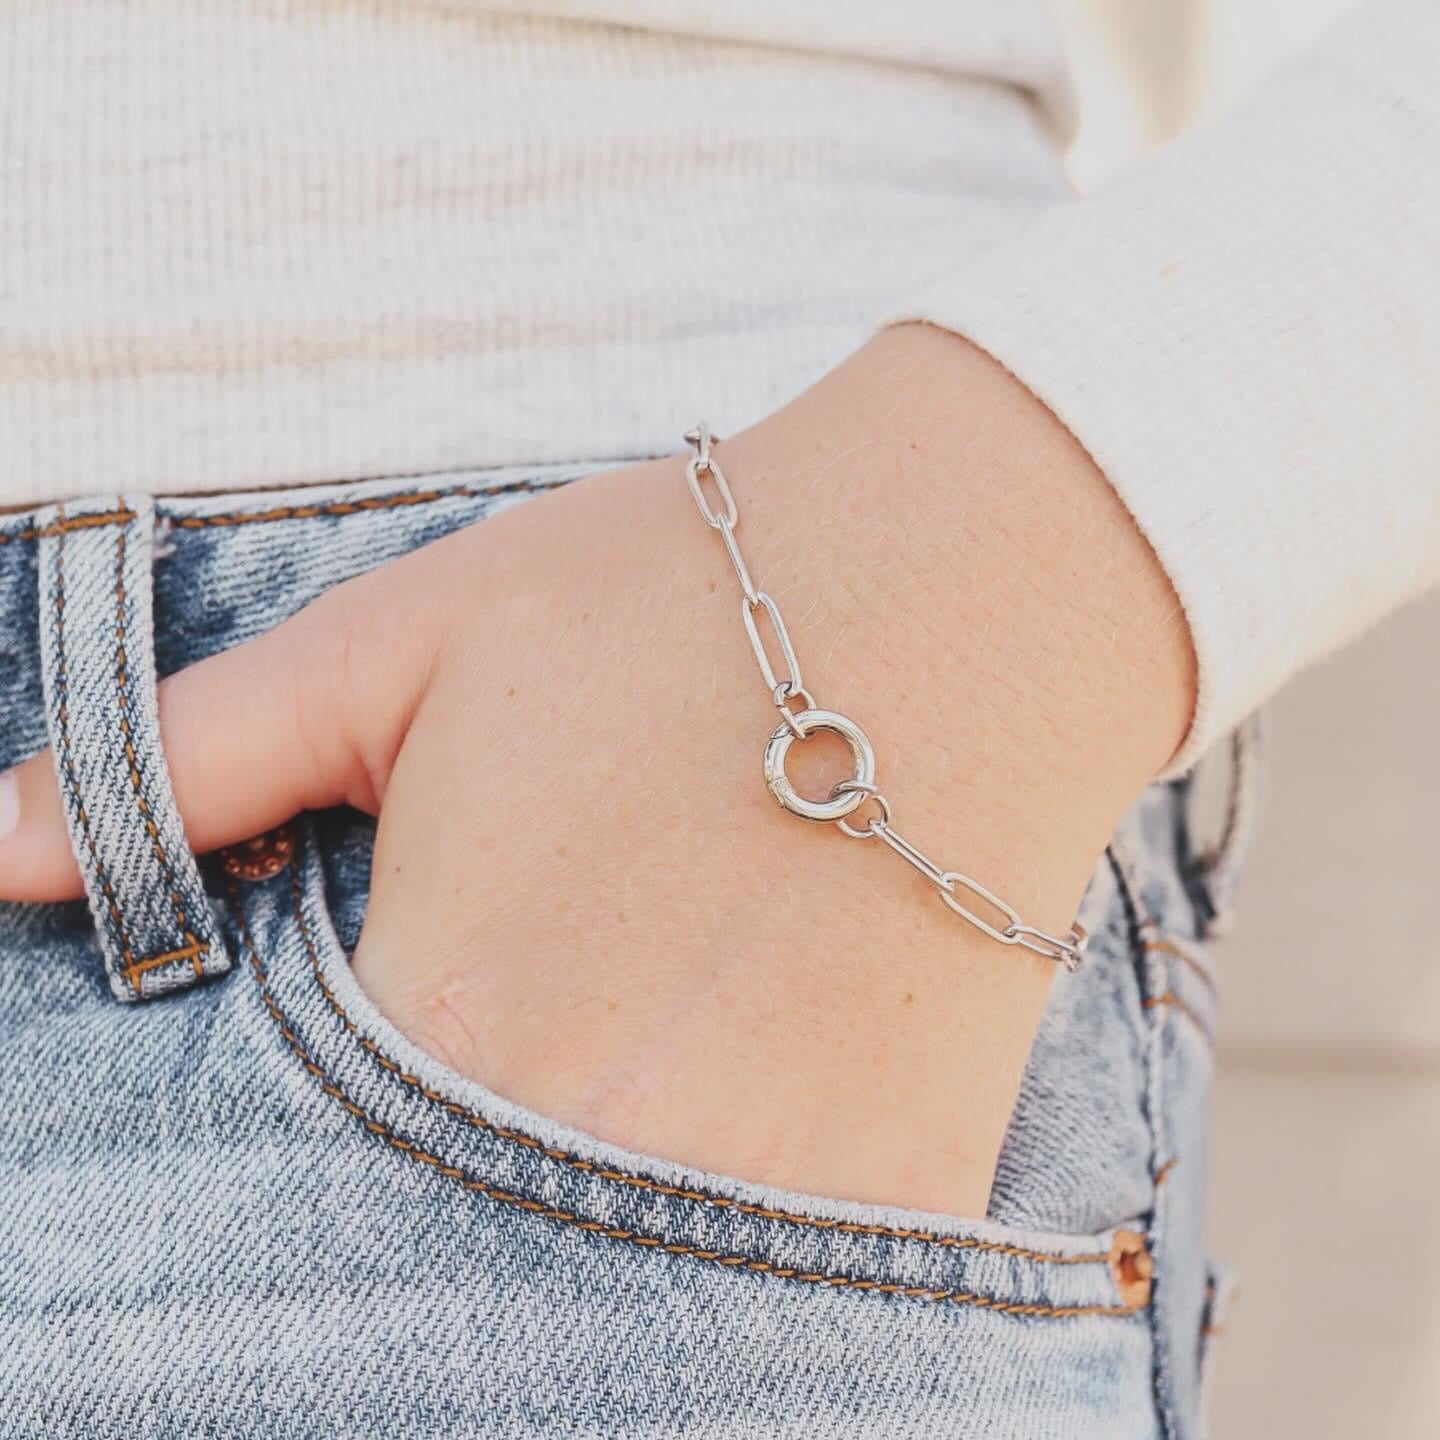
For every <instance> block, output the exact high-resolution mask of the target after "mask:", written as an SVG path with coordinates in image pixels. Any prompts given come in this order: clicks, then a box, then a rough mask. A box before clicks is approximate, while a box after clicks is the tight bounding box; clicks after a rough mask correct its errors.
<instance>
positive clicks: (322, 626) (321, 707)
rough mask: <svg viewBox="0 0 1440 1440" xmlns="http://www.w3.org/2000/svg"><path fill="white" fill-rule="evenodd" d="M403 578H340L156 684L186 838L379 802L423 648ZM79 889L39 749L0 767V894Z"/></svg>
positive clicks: (418, 686) (418, 677)
mask: <svg viewBox="0 0 1440 1440" xmlns="http://www.w3.org/2000/svg"><path fill="white" fill-rule="evenodd" d="M404 588H405V587H403V586H402V585H399V584H397V582H396V579H395V577H394V576H393V575H392V574H389V573H387V570H386V569H382V570H378V571H375V572H372V573H371V574H369V575H364V576H361V577H359V578H358V579H356V580H352V581H348V582H346V583H345V584H343V585H340V586H337V587H336V588H335V589H334V590H331V591H328V592H326V594H325V595H323V596H321V597H320V599H318V600H316V601H314V602H313V603H312V604H311V605H309V606H308V607H307V608H306V609H304V610H302V611H300V613H299V614H297V615H295V616H294V617H292V618H291V619H289V620H287V621H285V622H284V623H283V624H281V625H279V626H277V627H276V628H275V629H274V630H271V631H269V632H267V633H266V634H264V635H262V636H260V637H259V638H258V639H255V640H251V641H248V642H246V643H245V644H242V645H238V646H236V647H235V648H234V649H232V650H227V651H224V652H223V653H221V654H219V655H214V656H211V657H210V658H209V659H206V660H202V661H200V662H199V663H198V664H195V665H192V666H191V667H189V668H188V669H186V670H182V671H180V672H178V673H177V674H175V675H172V676H170V677H169V678H168V679H166V680H164V681H162V682H161V684H160V687H159V714H160V734H161V740H162V743H163V746H164V750H165V755H166V759H167V762H168V764H169V769H170V776H171V782H172V785H173V788H174V793H175V799H176V803H177V805H178V806H179V810H180V816H181V819H182V820H183V821H184V824H185V831H186V834H187V836H188V837H189V840H190V845H191V847H192V849H194V850H196V851H197V852H203V851H206V850H213V849H215V848H216V847H217V846H220V845H228V844H230V843H232V842H234V841H237V840H244V839H247V838H249V837H250V836H252V835H255V834H257V833H259V832H260V831H262V830H266V829H268V828H269V827H270V826H272V825H276V824H279V823H280V821H282V820H285V819H288V818H289V817H290V816H292V815H294V814H295V813H296V812H297V811H300V810H304V809H316V808H320V807H323V806H326V805H338V804H341V803H345V804H350V805H354V806H356V807H357V808H359V809H362V810H367V811H369V812H371V813H372V814H373V813H375V812H376V811H377V810H378V809H379V805H380V801H381V798H382V797H383V794H384V790H385V784H386V781H387V780H388V778H389V775H390V771H391V769H392V767H393V765H394V760H395V756H396V754H397V752H398V750H399V748H400V743H401V741H402V740H403V739H404V737H405V732H406V730H407V728H408V726H409V723H410V717H411V716H412V715H413V713H414V710H415V707H416V705H417V704H418V702H419V699H420V696H421V695H422V694H423V692H424V689H425V684H426V680H427V677H428V674H429V669H430V664H431V660H432V659H433V655H434V645H433V644H432V643H431V641H432V640H433V636H434V634H435V630H436V627H435V626H434V624H433V622H427V621H426V619H425V617H424V615H423V611H422V612H421V613H420V614H416V613H415V607H411V606H409V605H407V604H405V603H404V598H405V597H404V593H403V592H404ZM397 592H399V593H397ZM397 602H398V603H397ZM82 891H83V887H82V884H81V879H80V872H79V870H78V869H77V867H76V864H75V857H74V854H73V852H72V850H71V845H70V838H69V835H68V832H67V830H66V825H65V814H64V809H63V806H62V802H61V798H60V791H59V786H58V784H57V781H56V774H55V762H54V758H53V755H52V754H51V752H50V751H42V752H41V753H40V754H38V755H35V756H32V757H31V758H30V759H29V760H26V761H24V762H22V763H21V764H20V765H17V766H16V767H15V768H14V769H13V770H10V771H7V772H6V773H4V774H3V775H0V899H4V900H29V901H37V900H64V899H70V898H73V897H75V896H78V895H80V894H81V893H82Z"/></svg>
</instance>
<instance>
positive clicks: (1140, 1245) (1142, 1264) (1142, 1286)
mask: <svg viewBox="0 0 1440 1440" xmlns="http://www.w3.org/2000/svg"><path fill="white" fill-rule="evenodd" d="M1110 1274H1111V1277H1112V1278H1113V1279H1114V1281H1115V1288H1116V1289H1117V1290H1118V1291H1119V1292H1120V1299H1121V1301H1122V1302H1123V1303H1124V1304H1126V1305H1129V1306H1131V1307H1133V1308H1134V1309H1136V1310H1139V1309H1141V1308H1142V1307H1144V1306H1145V1305H1148V1304H1149V1303H1150V1285H1151V1281H1152V1280H1153V1279H1154V1278H1155V1257H1154V1256H1153V1255H1152V1254H1151V1253H1150V1251H1149V1250H1148V1249H1147V1248H1146V1246H1145V1239H1144V1237H1143V1236H1141V1235H1137V1234H1136V1233H1135V1231H1133V1230H1117V1231H1116V1232H1115V1238H1114V1240H1112V1241H1111V1243H1110Z"/></svg>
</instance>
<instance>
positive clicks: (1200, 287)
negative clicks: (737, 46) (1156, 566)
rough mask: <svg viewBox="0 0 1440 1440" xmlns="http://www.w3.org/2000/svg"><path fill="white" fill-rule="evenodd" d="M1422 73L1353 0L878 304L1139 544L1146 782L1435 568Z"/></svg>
mask: <svg viewBox="0 0 1440 1440" xmlns="http://www.w3.org/2000/svg"><path fill="white" fill-rule="evenodd" d="M1437 75H1440V3H1436V0H1398V3H1397V0H1378V3H1374V4H1372V5H1371V6H1370V7H1369V8H1367V9H1365V10H1363V11H1361V12H1359V13H1358V14H1357V15H1356V16H1355V17H1353V18H1352V19H1351V20H1350V21H1349V22H1347V23H1346V24H1344V25H1343V26H1341V27H1340V28H1339V29H1337V30H1336V31H1335V32H1333V33H1332V34H1331V35H1330V36H1329V37H1327V38H1326V40H1325V41H1324V42H1322V44H1321V45H1320V46H1319V47H1317V48H1316V49H1315V50H1314V51H1313V52H1312V53H1310V54H1308V55H1305V56H1302V57H1300V58H1299V59H1297V60H1296V61H1295V62H1293V63H1292V64H1290V65H1288V66H1287V67H1285V68H1284V69H1283V70H1282V71H1281V72H1280V73H1279V74H1277V75H1276V76H1275V77H1273V78H1272V80H1271V81H1270V83H1269V84H1268V85H1267V86H1266V87H1265V88H1264V89H1263V91H1262V92H1261V93H1260V94H1259V95H1258V96H1257V97H1256V98H1255V99H1254V101H1253V102H1252V103H1251V104H1249V105H1248V106H1246V107H1245V108H1244V109H1242V110H1241V111H1239V112H1238V113H1236V114H1234V115H1232V116H1230V117H1228V118H1227V119H1225V120H1224V121H1222V122H1221V123H1219V124H1217V125H1216V126H1214V127H1213V128H1210V129H1208V130H1205V131H1203V132H1199V133H1196V134H1193V135H1191V136H1188V137H1186V138H1185V139H1183V140H1181V141H1180V142H1179V143H1177V144H1176V145H1174V146H1173V147H1171V148H1170V149H1169V150H1167V151H1164V152H1162V153H1159V154H1156V155H1153V156H1151V157H1148V158H1147V159H1146V160H1144V161H1143V162H1141V163H1140V164H1138V165H1137V166H1135V167H1134V168H1133V170H1132V171H1130V172H1129V173H1127V174H1125V175H1123V176H1122V177H1121V178H1120V179H1119V180H1117V181H1116V182H1115V183H1114V184H1112V185H1111V186H1110V187H1109V188H1108V189H1106V190H1104V191H1103V192H1102V193H1101V194H1099V195H1097V196H1096V197H1094V198H1093V199H1091V200H1087V201H1085V202H1083V203H1072V204H1069V205H1067V206H1065V207H1063V208H1060V209H1058V210H1056V211H1054V212H1053V213H1051V214H1050V215H1048V216H1046V217H1045V218H1044V219H1043V220H1041V221H1040V222H1039V223H1038V224H1036V225H1035V226H1034V227H1032V228H1031V229H1030V230H1029V231H1027V233H1026V234H1025V235H1024V236H1023V237H1021V238H1020V239H1019V240H1017V241H1015V242H1013V243H1008V244H1006V245H1005V246H1004V247H1003V248H1002V249H1000V250H998V251H995V252H992V253H991V254H990V255H988V256H987V257H986V258H985V259H984V261H983V262H982V263H980V264H975V265H966V266H963V267H960V268H959V269H958V270H957V271H956V273H955V274H954V275H953V276H951V277H949V278H947V279H946V280H945V281H944V282H942V283H941V284H940V285H938V286H933V287H930V288H928V289H927V290H925V291H924V292H923V293H921V294H920V295H918V296H916V297H913V298H912V300H911V301H910V302H909V303H907V304H905V305H902V306H901V307H900V308H899V310H898V311H897V316H899V317H906V316H914V317H920V318H926V319H930V320H934V321H936V322H937V323H939V324H942V325H945V326H947V327H949V328H952V329H955V330H959V331H962V332H964V333H965V334H966V335H968V336H969V337H970V338H971V339H973V340H974V341H975V342H976V343H978V344H979V345H981V346H983V347H984V348H985V349H987V350H989V351H990V352H991V353H992V354H994V355H995V356H996V357H997V358H998V359H999V360H1001V361H1002V362H1003V363H1004V364H1005V365H1006V366H1008V367H1009V368H1010V369H1011V370H1013V371H1014V372H1015V373H1016V374H1017V375H1018V376H1019V377H1020V378H1021V379H1022V380H1023V381H1024V382H1025V383H1026V384H1027V385H1028V386H1029V387H1030V388H1031V389H1032V390H1034V391H1035V392H1036V393H1037V394H1038V395H1039V396H1040V397H1041V398H1042V399H1043V400H1044V401H1045V402H1046V403H1047V404H1048V405H1049V406H1050V407H1051V408H1052V409H1053V410H1054V411H1055V412H1056V414H1058V415H1059V416H1060V418H1061V419H1062V420H1064V421H1065V423H1066V424H1067V425H1068V426H1069V427H1070V428H1071V430H1073V431H1074V433H1075V434H1076V435H1077V436H1078V437H1079V438H1080V440H1081V441H1082V442H1083V443H1084V444H1085V446H1086V447H1087V449H1088V450H1089V451H1090V453H1091V454H1092V455H1093V456H1094V457H1095V459H1096V461H1097V462H1098V463H1099V465H1100V467H1101V468H1102V469H1103V470H1104V471H1105V473H1106V475H1107V476H1108V477H1109V479H1110V481H1111V483H1112V484H1113V485H1115V487H1116V488H1117V490H1118V491H1119V493H1120V495H1121V496H1122V498H1123V499H1124V500H1125V502H1126V503H1127V505H1128V506H1129V507H1130V509H1131V511H1132V512H1133V514H1134V515H1135V517H1136V519H1137V520H1138V522H1139V524H1140V526H1141V528H1142V529H1143V530H1144V531H1145V533H1146V534H1147V536H1148V537H1149V538H1150V541H1151V543H1152V545H1153V546H1154V548H1155V550H1156V552H1157V554H1158V555H1159V556H1160V559H1161V560H1162V561H1163V563H1164V565H1165V567H1166V570H1167V571H1168V572H1169V574H1170V577H1171V579H1172V580H1173V582H1174V584H1175V588H1176V590H1177V592H1178V594H1179V596H1180V600H1181V603H1182V604H1183V606H1184V608H1185V613H1186V616H1187V618H1188V620H1189V624H1190V630H1191V634H1192V636H1193V637H1194V642H1195V650H1196V654H1197V657H1198V659H1199V663H1200V690H1199V702H1198V709H1197V713H1196V715H1195V718H1194V722H1193V725H1192V728H1191V732H1190V735H1189V737H1188V740H1187V741H1186V743H1185V746H1184V748H1183V749H1182V750H1181V751H1180V752H1179V753H1178V754H1177V755H1176V757H1175V759H1174V761H1173V762H1172V765H1171V767H1170V768H1171V770H1172V771H1174V772H1178V771H1180V770H1183V769H1184V768H1186V767H1187V766H1188V765H1189V764H1191V763H1192V762H1193V761H1194V760H1195V759H1196V758H1197V757H1198V755H1199V753H1200V752H1201V751H1202V750H1203V749H1204V748H1205V747H1206V746H1207V745H1209V744H1210V743H1211V742H1212V741H1213V740H1214V739H1215V738H1216V737H1217V736H1218V735H1220V734H1221V733H1223V732H1224V731H1225V730H1227V729H1229V728H1230V727H1232V726H1233V725H1234V724H1235V722H1236V721H1237V720H1238V719H1239V718H1240V717H1242V716H1243V715H1245V714H1247V713H1248V712H1249V711H1251V710H1252V709H1254V708H1255V707H1256V706H1258V705H1259V704H1260V703H1261V702H1263V701H1264V700H1265V699H1266V698H1267V697H1268V696H1269V695H1270V694H1272V693H1273V692H1274V691H1275V690H1276V689H1277V688H1278V687H1279V686H1280V684H1281V683H1283V681H1284V680H1286V679H1287V678H1288V677H1289V676H1290V675H1292V674H1293V673H1294V672H1295V671H1296V670H1297V669H1299V668H1301V667H1302V666H1304V665H1306V664H1308V663H1310V662H1311V661H1314V660H1316V659H1319V658H1320V657H1321V656H1323V655H1325V654H1326V653H1328V652H1329V651H1331V650H1333V649H1335V648H1336V647H1337V646H1339V645H1340V644H1342V643H1343V642H1344V641H1346V640H1348V639H1350V638H1351V637H1352V636H1353V635H1355V634H1356V633H1357V632H1358V631H1359V630H1361V629H1362V628H1363V627H1364V626H1366V625H1367V624H1369V623H1370V622H1372V621H1374V620H1376V619H1378V618H1379V617H1380V616H1381V615H1383V614H1385V613H1386V612H1387V611H1389V610H1391V609H1394V608H1395V607H1397V606H1398V605H1400V604H1401V603H1402V602H1403V601H1404V600H1406V599H1408V598H1410V597H1412V596H1414V595H1416V594H1417V593H1419V592H1420V591H1421V590H1423V589H1426V588H1428V587H1429V586H1431V585H1434V584H1435V583H1436V582H1437V581H1440V403H1437V393H1440V84H1437ZM1377 703H1383V700H1382V699H1381V697H1377Z"/></svg>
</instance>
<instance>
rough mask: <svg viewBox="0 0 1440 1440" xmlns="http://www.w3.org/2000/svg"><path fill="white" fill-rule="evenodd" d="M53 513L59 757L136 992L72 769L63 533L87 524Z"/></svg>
mask: <svg viewBox="0 0 1440 1440" xmlns="http://www.w3.org/2000/svg"><path fill="white" fill-rule="evenodd" d="M56 513H57V515H58V517H59V518H58V519H57V521H56V522H55V525H54V526H46V527H44V528H45V530H46V531H47V532H48V533H53V534H55V535H56V536H58V537H59V538H58V543H57V545H56V549H55V607H54V622H55V678H56V682H57V686H56V688H57V691H58V696H57V699H58V701H59V703H58V704H57V705H56V707H55V723H56V728H57V730H58V731H59V737H58V738H59V741H60V744H59V753H60V761H61V765H62V767H63V769H64V772H65V786H66V789H67V790H68V791H69V794H70V800H71V803H72V804H73V805H74V807H75V814H76V817H77V819H78V820H79V822H80V833H81V834H82V835H83V836H84V837H85V848H86V849H87V850H88V851H89V852H90V862H91V864H92V865H93V866H94V867H95V878H96V880H97V881H98V882H99V884H100V890H101V893H102V894H103V895H104V896H105V901H106V904H107V905H108V907H109V910H110V919H111V921H112V922H113V923H114V926H115V931H116V938H117V939H118V940H119V941H120V953H121V955H122V956H123V957H124V960H125V965H126V978H127V980H128V981H129V983H130V985H131V987H132V988H133V989H134V990H135V991H136V993H137V994H138V993H139V983H138V980H137V979H136V978H135V977H134V976H133V975H131V974H130V969H131V967H132V966H133V965H134V963H135V952H134V949H133V948H132V946H131V944H130V935H129V929H128V927H127V926H126V924H125V917H124V915H123V914H122V913H121V910H120V901H119V899H118V897H117V896H116V894H115V887H114V886H113V885H112V884H111V882H110V876H109V875H108V873H107V872H106V869H105V864H104V862H103V861H102V860H101V858H100V850H99V847H98V846H97V845H96V843H95V833H94V831H93V830H92V829H91V827H90V812H89V811H88V810H87V809H86V807H85V801H84V799H83V797H82V796H81V794H80V777H79V775H78V774H77V773H76V771H75V758H74V755H73V753H72V750H71V742H70V665H69V659H68V656H67V653H66V648H65V536H66V534H67V533H68V532H69V531H70V530H72V529H84V528H86V527H84V526H76V525H69V524H67V523H66V521H65V510H64V507H63V506H61V507H60V509H59V510H58V511H57V512H56Z"/></svg>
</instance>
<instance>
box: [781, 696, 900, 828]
mask: <svg viewBox="0 0 1440 1440" xmlns="http://www.w3.org/2000/svg"><path fill="white" fill-rule="evenodd" d="M814 730H829V731H830V732H831V733H832V734H835V735H838V736H839V737H840V738H841V739H842V740H843V741H844V742H845V743H846V744H847V745H848V746H849V747H850V757H851V760H852V761H853V763H854V770H855V773H854V775H852V776H851V779H852V780H853V781H854V783H855V784H856V785H857V786H860V785H864V786H867V787H868V786H872V785H874V783H875V751H874V748H873V747H872V746H871V744H870V737H869V736H868V735H866V733H865V732H864V731H863V730H862V729H861V728H860V727H859V726H858V725H857V724H856V723H855V722H854V721H853V720H852V719H851V718H850V717H849V716H848V715H842V714H841V713H840V712H839V711H838V710H797V711H796V712H795V713H794V714H793V715H791V716H790V717H789V719H788V720H786V721H782V722H781V723H780V724H779V725H777V726H776V727H775V730H774V733H773V734H772V735H771V736H770V739H769V741H768V742H767V743H766V746H765V787H766V789H768V790H769V791H770V793H771V794H772V795H773V796H774V797H775V798H776V799H777V800H778V801H779V802H780V804H781V806H782V807H783V808H784V809H786V810H788V811H789V812H790V813H791V814H792V815H798V816H799V817H800V818H801V819H802V820H814V821H817V822H819V823H822V824H828V823H831V822H833V821H836V820H843V819H845V817H846V816H847V815H851V814H853V813H854V812H855V811H856V810H858V809H859V808H860V806H861V805H863V804H864V803H865V801H866V800H867V799H868V798H869V797H868V795H867V794H866V792H865V791H864V790H859V789H856V790H843V791H841V792H840V794H839V795H832V797H831V798H830V799H829V800H807V799H806V798H805V797H804V796H803V795H801V794H800V793H799V791H797V790H796V789H795V787H794V786H793V785H792V784H791V783H790V777H789V776H788V775H787V774H786V773H785V757H786V756H787V755H788V754H789V753H790V747H791V746H792V745H793V744H794V743H795V741H796V739H797V738H799V739H802V740H803V739H805V738H806V737H807V736H809V735H810V733H811V732H812V731H814Z"/></svg>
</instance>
